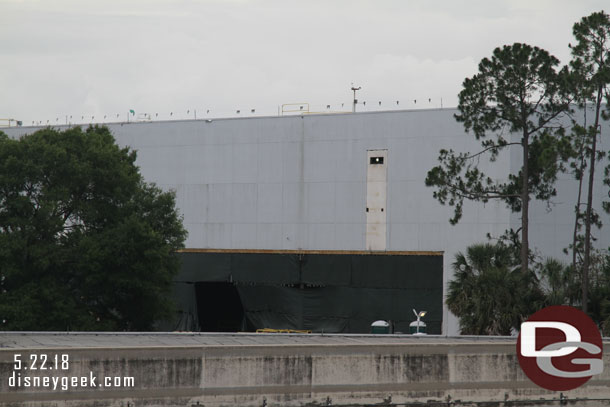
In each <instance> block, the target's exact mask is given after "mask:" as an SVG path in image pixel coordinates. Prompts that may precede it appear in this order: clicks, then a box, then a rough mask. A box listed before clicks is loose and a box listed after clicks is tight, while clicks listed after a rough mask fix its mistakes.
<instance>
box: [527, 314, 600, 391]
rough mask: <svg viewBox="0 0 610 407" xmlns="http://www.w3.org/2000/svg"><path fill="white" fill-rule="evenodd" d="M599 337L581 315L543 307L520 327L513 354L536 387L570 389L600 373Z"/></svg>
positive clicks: (598, 333) (587, 320) (588, 321)
mask: <svg viewBox="0 0 610 407" xmlns="http://www.w3.org/2000/svg"><path fill="white" fill-rule="evenodd" d="M602 349H603V344H602V337H601V334H600V332H599V329H598V328H597V326H596V325H595V323H594V322H593V321H592V320H591V318H589V317H588V316H587V315H586V314H585V313H584V312H582V311H580V310H578V309H576V308H573V307H567V306H563V305H561V306H552V307H546V308H543V309H542V310H540V311H538V312H536V313H535V314H533V315H532V316H531V317H529V319H528V320H527V321H526V322H524V323H522V324H521V331H520V332H519V338H518V339H517V355H518V357H519V364H520V365H521V369H523V372H525V374H526V375H527V377H529V378H530V380H531V381H533V382H534V383H536V384H537V385H538V386H540V387H543V388H545V389H547V390H552V391H566V390H572V389H575V388H577V387H580V386H582V385H583V384H585V383H586V382H587V381H588V380H589V379H591V377H592V376H594V375H597V374H600V373H601V372H602V371H603V370H604V364H603V361H602Z"/></svg>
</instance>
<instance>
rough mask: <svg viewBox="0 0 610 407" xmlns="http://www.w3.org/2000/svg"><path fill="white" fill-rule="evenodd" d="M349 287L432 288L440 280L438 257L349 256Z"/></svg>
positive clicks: (441, 275) (441, 265) (441, 266)
mask: <svg viewBox="0 0 610 407" xmlns="http://www.w3.org/2000/svg"><path fill="white" fill-rule="evenodd" d="M351 260H352V284H351V285H352V286H355V287H375V288H409V287H414V286H416V287H420V288H433V287H437V286H438V284H441V285H442V283H443V274H442V270H443V259H442V257H441V256H399V255H396V256H386V255H378V256H375V255H360V256H352V258H351Z"/></svg>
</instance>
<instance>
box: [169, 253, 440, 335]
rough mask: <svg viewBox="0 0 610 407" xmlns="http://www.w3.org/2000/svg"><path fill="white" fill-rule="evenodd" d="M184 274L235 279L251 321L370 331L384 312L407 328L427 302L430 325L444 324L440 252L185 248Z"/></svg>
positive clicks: (264, 325)
mask: <svg viewBox="0 0 610 407" xmlns="http://www.w3.org/2000/svg"><path fill="white" fill-rule="evenodd" d="M182 257H183V264H184V269H183V272H182V273H181V275H180V276H179V277H178V280H179V281H185V280H188V281H201V282H205V281H208V282H214V281H229V282H232V283H233V284H235V285H236V288H237V292H238V293H239V297H240V299H241V302H242V304H243V308H244V315H245V317H246V320H247V322H248V326H249V327H250V328H251V329H258V328H274V329H309V330H312V331H314V332H329V333H330V332H354V333H358V332H359V333H365V332H370V325H371V323H372V322H373V321H375V320H378V319H383V320H391V321H393V322H394V324H395V327H396V330H397V331H402V332H408V331H409V323H410V322H412V321H413V320H415V315H413V311H412V309H413V308H415V309H416V310H417V311H422V310H425V311H427V312H428V313H427V315H426V317H425V318H424V321H425V322H426V323H427V324H428V333H440V332H441V325H442V299H443V269H442V267H443V258H442V256H418V255H382V254H380V255H376V254H351V253H347V254H318V253H303V254H293V253H291V254H287V253H235V252H231V253H229V252H221V253H205V252H203V253H183V254H182Z"/></svg>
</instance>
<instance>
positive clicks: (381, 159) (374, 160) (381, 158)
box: [370, 157, 383, 164]
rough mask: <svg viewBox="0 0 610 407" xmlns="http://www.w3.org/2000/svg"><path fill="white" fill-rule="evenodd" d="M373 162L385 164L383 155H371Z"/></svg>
mask: <svg viewBox="0 0 610 407" xmlns="http://www.w3.org/2000/svg"><path fill="white" fill-rule="evenodd" d="M370 163H371V164H383V157H371V161H370Z"/></svg>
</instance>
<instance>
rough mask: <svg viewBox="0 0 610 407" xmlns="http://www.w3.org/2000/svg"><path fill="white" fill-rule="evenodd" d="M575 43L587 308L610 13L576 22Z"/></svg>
mask: <svg viewBox="0 0 610 407" xmlns="http://www.w3.org/2000/svg"><path fill="white" fill-rule="evenodd" d="M572 32H573V34H574V38H575V39H576V44H575V45H573V46H572V45H570V48H571V49H572V61H571V62H570V68H571V70H572V77H573V79H574V82H573V85H574V91H573V92H574V94H575V99H576V100H577V102H578V104H579V106H580V107H581V108H583V109H584V113H585V116H584V117H585V121H584V123H583V124H582V125H581V124H576V125H575V126H574V130H573V132H574V135H575V137H574V140H575V141H576V144H577V148H576V150H577V151H578V152H579V154H578V156H577V162H576V163H575V165H573V168H574V169H575V175H576V177H577V179H578V180H579V194H578V201H577V204H576V219H575V227H574V236H573V243H572V245H573V248H572V250H573V257H572V264H573V267H574V268H575V269H576V267H577V253H578V251H579V248H581V247H580V246H581V245H579V242H578V240H579V238H578V231H579V229H580V225H581V222H582V221H584V226H585V234H584V238H583V239H582V241H583V242H582V279H583V282H582V307H583V311H585V312H586V311H587V304H588V303H589V301H588V298H587V297H588V289H589V268H590V263H591V239H592V236H591V227H592V225H597V226H598V227H601V222H600V219H599V216H598V215H597V214H596V213H595V211H594V210H593V187H594V179H595V165H596V161H598V160H601V159H602V158H603V156H604V154H605V153H604V152H602V151H598V147H597V138H598V135H599V133H600V129H599V124H600V119H601V118H602V104H603V101H604V98H608V87H609V85H610V16H609V15H608V14H606V13H604V12H603V11H600V12H596V13H593V14H591V15H589V16H587V17H583V18H582V19H581V20H580V22H578V23H576V24H574V27H573V29H572ZM609 101H610V100H609ZM589 105H592V106H593V107H594V109H595V114H594V117H593V123H590V122H589V123H587V122H586V113H587V112H586V109H587V107H588V106H589ZM587 166H588V170H589V174H588V184H587V199H586V203H585V205H586V209H585V213H584V214H583V213H582V211H581V208H580V207H581V199H582V197H581V194H582V187H583V178H584V176H585V169H586V168H587Z"/></svg>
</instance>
